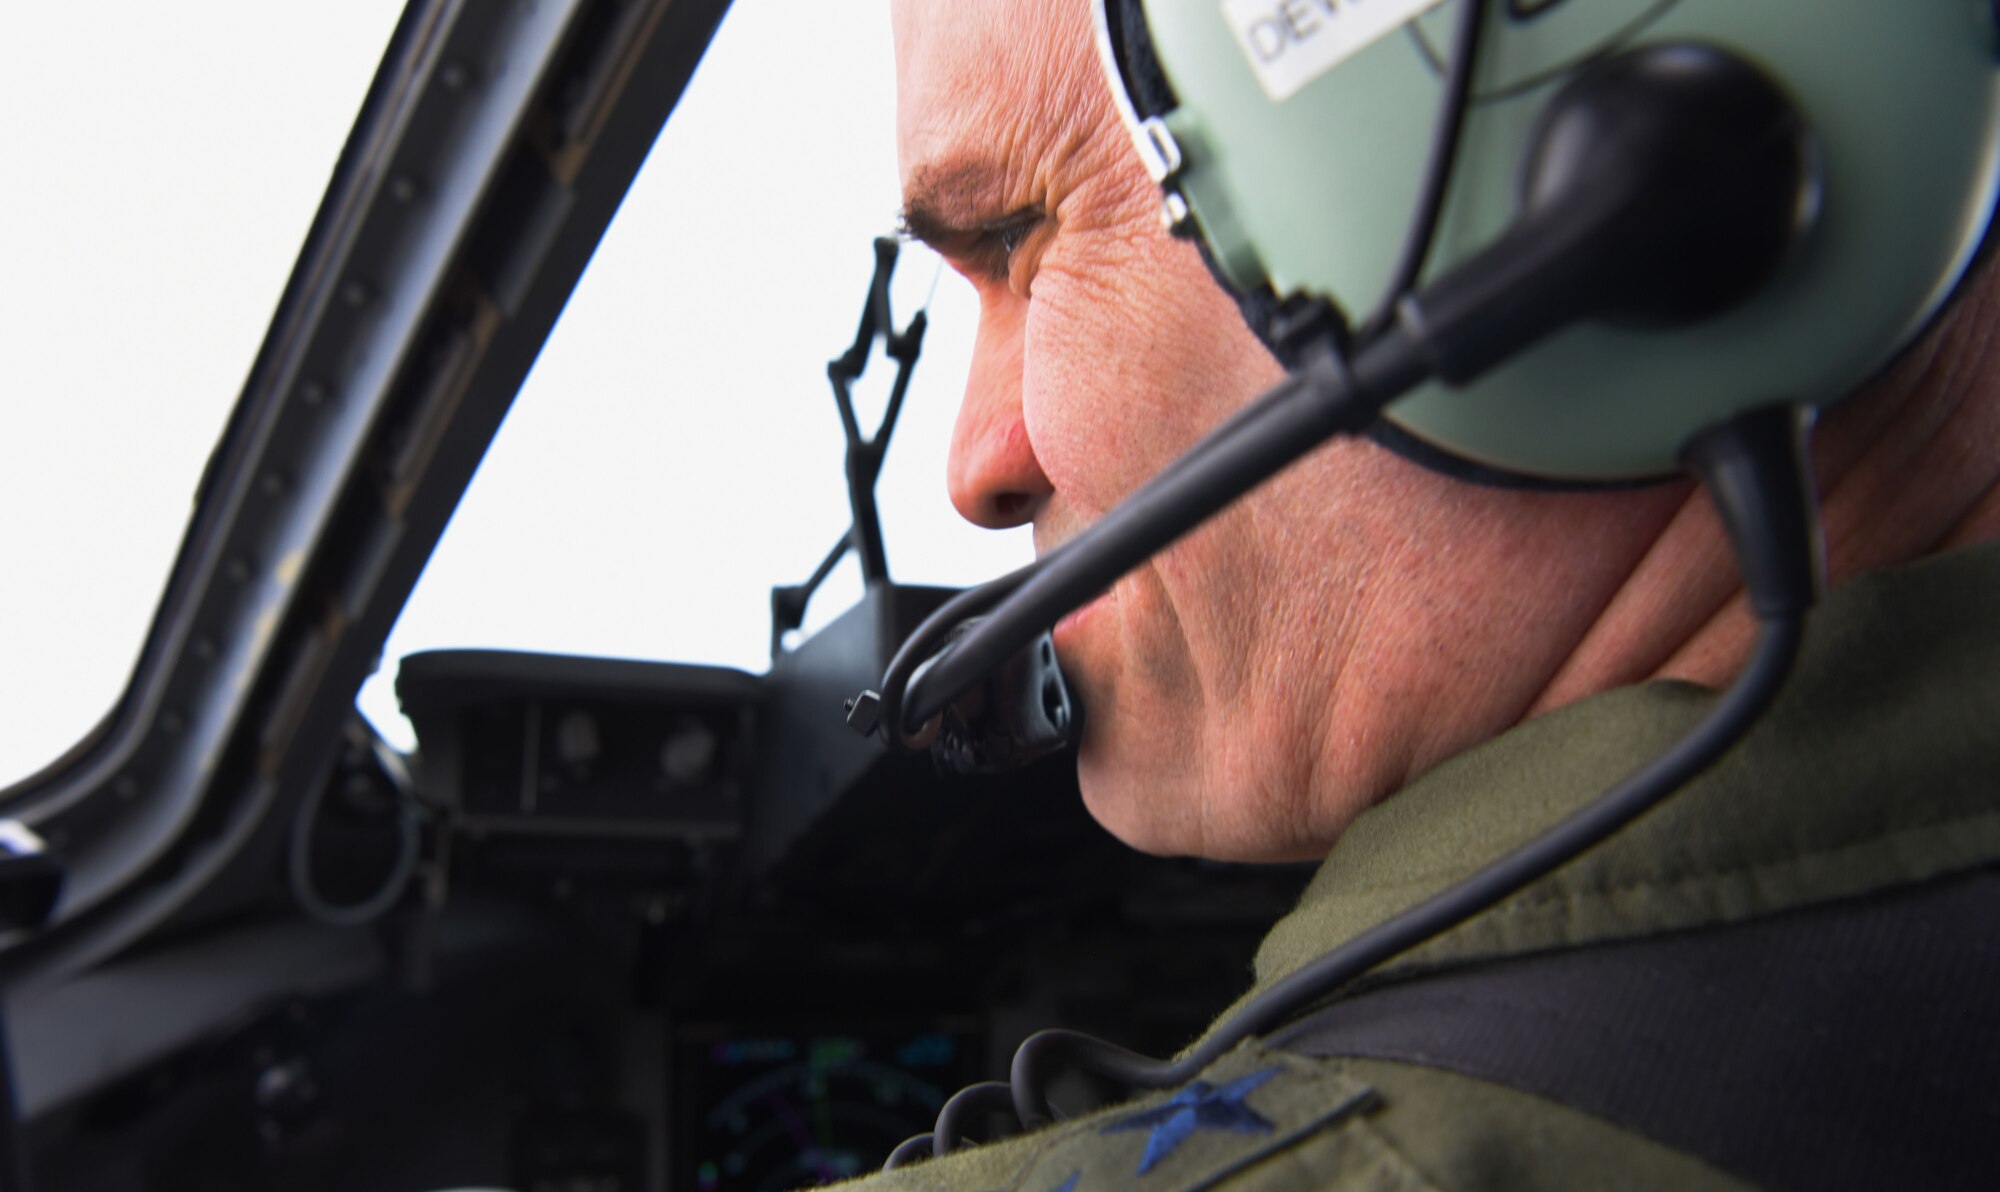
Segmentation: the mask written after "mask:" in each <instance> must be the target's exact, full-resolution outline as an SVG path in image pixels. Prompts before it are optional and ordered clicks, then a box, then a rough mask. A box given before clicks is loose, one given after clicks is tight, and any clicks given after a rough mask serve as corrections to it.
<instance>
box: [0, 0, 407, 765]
mask: <svg viewBox="0 0 2000 1192" xmlns="http://www.w3.org/2000/svg"><path fill="white" fill-rule="evenodd" d="M401 9H402V0H288V2H287V3H283V4H272V3H269V2H268V0H231V2H227V3H221V2H216V3H204V4H194V5H181V4H124V5H117V6H115V7H114V8H111V9H106V8H105V7H103V6H101V5H89V4H17V5H9V6H8V8H7V10H6V12H5V14H4V15H0V111H4V112H6V118H5V119H4V120H0V161H4V163H5V166H4V171H5V175H6V178H7V184H6V193H5V197H4V199H0V361H4V363H5V369H6V374H5V375H6V392H5V396H4V397H0V576H3V577H4V578H0V725H4V726H5V728H4V730H0V787H5V786H8V785H11V784H12V783H13V782H15V781H16V780H18V779H20V778H22V777H25V776H26V775H28V774H29V773H31V772H33V771H35V770H37V769H39V768H40V767H42V766H43V765H45V764H46V763H48V762H49V761H51V760H53V759H54V758H55V757H57V756H59V755H60V754H62V753H63V752H64V751H65V750H67V749H68V748H69V747H70V745H71V744H72V743H74V742H75V741H76V740H77V739H79V738H80V737H81V736H82V735H83V734H84V733H85V732H87V731H88V730H89V729H90V727H91V726H92V725H93V724H94V723H96V721H97V720H98V719H99V718H100V717H102V716H103V714H104V713H105V711H106V710H107V709H108V708H109V707H110V706H111V705H112V703H113V702H114V701H115V700H116V699H117V696H118V693H119V692H120V691H121V690H122V689H123V687H124V685H125V683H126V682H127V680H128V678H129V677H130V674H131V669H132V665H133V662H134V660H135V658H136V657H137V656H138V653H139V648H140V646H141V644H142V643H143V641H144V637H145V634H146V631H147V627H148V625H149V623H150V620H151V617H152V615H153V610H154V606H155V605H156V603H157V602H158V600H159V597H160V592H161V589H162V585H163V584H164V582H165V578H166V575H167V573H168V570H169V567H170V565H171V564H172V562H173V559H174V556H175V552H176V551H177V550H178V549H179V547H180V541H181V536H182V534H183V532H184V531H185V529H186V527H187V522H188V516H189V513H190V511H191V508H192V501H193V498H194V492H195V487H196V484H197V483H198V481H199V479H200V476H201V472H202V467H203V465H204V464H205V463H206V462H207V459H208V455H209V452H210V450H211V449H212V448H213V447H214V445H215V442H216V439H217V436H218V435H219V433H220V431H221V429H222V427H223V424H224V420H225V419H226V417H227V415H228V413H229V411H230V409H231V407H232V405H233V404H234V403H235V401H236V399H237V397H238V395H239V393H240V392H241V389H242V386H243V382H244V378H245V376H246V375H247V373H248V371H249V368H250V364H251V361H252V360H253V358H254V357H255V355H256V352H257V348H258V345H259V343H260V342H261V341H262V339H263V336H264V332H265V328H266V326H267V324H268V323H269V321H270V318H271V314H272V312H273V310H274V309H275V307H276V304H277V301H278V297H279V295H280V293H281V292H282V290H283V288H284V284H285V279H286V277H287V276H288V275H289V274H290V272H291V269H292V266H293V263H294V261H295V259H296V258H297V255H298V252H299V248H300V245H301V244H302V242H303V241H304V238H305V234H306V229H307V228H308V226H309V225H310V224H311V221H312V218H313V214H314V212H315V211H316V210H317V209H318V206H319V202H320V198H321V195H322V193H323V192H324V190H325V187H326V184H327V180H328V177H329V176H330V174H331V173H332V170H333V165H334V161H335V159H336V157H337V156H338V155H339V152H340V148H341V145H342V144H343V143H344V142H345V140H346V138H347V133H348V129H349V128H350V126H351V125H352V124H353V121H354V118H355V114H356V112H357V111H358V109H359V107H360V104H361V100H362V97H363V96H364V95H365V94H366V92H367V89H368V84H369V80H370V79H371V78H372V77H373V76H374V73H375V69H376V66H377V65H378V63H379V62H380V59H381V57H382V53H383V49H384V47H385V46H386V45H387V44H388V40H389V36H390V33H391V32H392V31H393V29H394V28H395V24H396V18H397V16H398V14H399V13H400V11H401Z"/></svg>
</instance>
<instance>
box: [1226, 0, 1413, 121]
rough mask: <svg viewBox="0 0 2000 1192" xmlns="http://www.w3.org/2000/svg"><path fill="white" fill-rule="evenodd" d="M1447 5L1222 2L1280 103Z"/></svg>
mask: <svg viewBox="0 0 2000 1192" xmlns="http://www.w3.org/2000/svg"><path fill="white" fill-rule="evenodd" d="M1443 2H1444V0H1222V16H1223V19H1224V20H1226V21H1228V22H1229V28H1230V31H1231V32H1232V33H1234V34H1236V41H1237V44H1239V45H1241V46H1242V47H1243V53H1244V54H1245V55H1246V56H1247V57H1248V58H1249V59H1250V68H1251V69H1252V70H1253V71H1255V72H1256V74H1257V82H1258V83H1260V84H1261V85H1262V86H1263V88H1264V94H1265V95H1267V96H1269V97H1270V98H1271V102H1272V103H1277V102H1280V101H1282V100H1285V99H1289V98H1291V96H1293V95H1294V94H1296V93H1297V92H1298V90H1299V88H1301V87H1303V86H1305V85H1306V84H1307V83H1310V82H1312V81H1313V80H1314V79H1316V78H1318V77H1319V76H1321V75H1323V74H1325V73H1326V72H1327V71H1329V70H1332V69H1333V68H1334V67H1336V66H1338V65H1340V64H1341V63H1342V62H1344V61H1346V60H1347V59H1348V58H1351V57H1353V56H1354V55H1355V54H1357V53H1360V52H1361V51H1362V50H1364V49H1367V48H1368V47H1369V46H1371V45H1373V44H1375V43H1376V42H1378V41H1380V40H1382V39H1383V38H1384V37H1387V36H1388V35H1389V34H1391V33H1394V32H1395V31H1396V30H1398V29H1401V28H1402V27H1403V26H1405V25H1407V24H1409V23H1410V22H1411V21H1414V20H1416V19H1417V17H1419V16H1421V15H1422V14H1423V13H1425V12H1427V11H1429V10H1430V9H1433V8H1436V7H1437V6H1438V5H1439V4H1442V3H1443Z"/></svg>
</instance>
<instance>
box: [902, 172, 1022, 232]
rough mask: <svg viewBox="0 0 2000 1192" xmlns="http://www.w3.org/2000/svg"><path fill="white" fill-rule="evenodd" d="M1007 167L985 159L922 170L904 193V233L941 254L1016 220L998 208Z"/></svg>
mask: <svg viewBox="0 0 2000 1192" xmlns="http://www.w3.org/2000/svg"><path fill="white" fill-rule="evenodd" d="M1004 180H1005V171H1004V169H1003V168H1002V167H1001V166H1000V165H999V164H998V163H995V162H990V161H986V160H980V159H974V160H969V161H967V160H961V161H956V162H952V163H950V164H946V165H924V166H919V167H918V168H917V169H916V170H914V171H912V172H911V177H910V185H909V188H908V190H907V191H906V192H905V194H904V199H903V210H902V213H901V216H900V220H899V223H900V230H901V231H902V232H903V233H904V234H905V235H907V236H911V237H914V238H915V239H918V240H921V241H923V242H924V243H926V244H928V245H930V246H931V247H932V248H935V249H938V250H940V251H942V250H944V249H947V248H950V247H951V246H953V245H955V244H963V243H964V242H965V241H966V240H967V239H969V238H972V237H975V236H978V235H980V234H981V233H984V232H987V231H990V230H992V228H993V227H994V226H995V225H996V224H1001V223H1005V222H1007V220H1009V219H1011V218H1013V214H1014V213H1013V212H1012V211H1011V210H1006V211H1003V210H1000V209H999V208H1000V205H1001V203H1002V202H1004Z"/></svg>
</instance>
